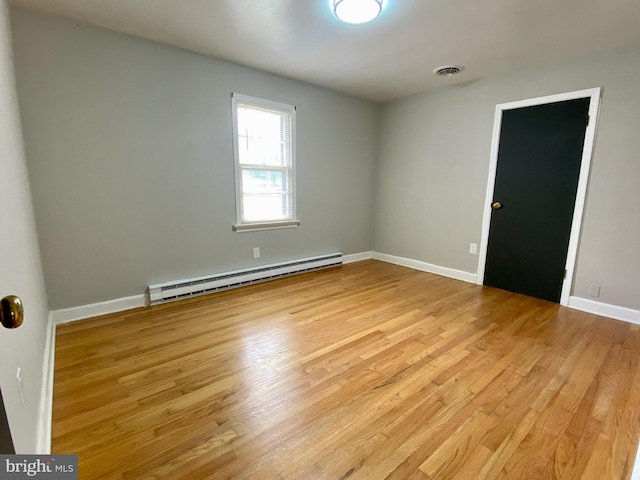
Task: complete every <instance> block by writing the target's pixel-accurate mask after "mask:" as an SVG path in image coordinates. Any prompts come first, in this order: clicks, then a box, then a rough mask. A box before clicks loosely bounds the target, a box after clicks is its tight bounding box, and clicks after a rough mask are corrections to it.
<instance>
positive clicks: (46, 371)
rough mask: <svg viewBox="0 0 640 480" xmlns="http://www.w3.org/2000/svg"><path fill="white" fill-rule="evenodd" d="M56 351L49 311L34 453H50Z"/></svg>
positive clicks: (54, 330) (54, 332)
mask: <svg viewBox="0 0 640 480" xmlns="http://www.w3.org/2000/svg"><path fill="white" fill-rule="evenodd" d="M55 353H56V326H55V324H54V323H53V318H52V315H51V313H49V318H48V320H47V333H46V337H45V346H44V358H43V360H42V390H41V394H40V406H39V408H38V429H37V431H36V438H37V445H36V453H38V454H42V455H49V454H50V453H51V421H52V417H53V373H54V361H55Z"/></svg>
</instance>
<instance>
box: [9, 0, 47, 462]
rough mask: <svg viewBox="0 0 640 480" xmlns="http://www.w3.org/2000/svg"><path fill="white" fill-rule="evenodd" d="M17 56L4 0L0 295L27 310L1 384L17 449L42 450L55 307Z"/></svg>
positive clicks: (11, 344) (11, 334) (12, 337)
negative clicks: (42, 249)
mask: <svg viewBox="0 0 640 480" xmlns="http://www.w3.org/2000/svg"><path fill="white" fill-rule="evenodd" d="M11 56H12V55H11V33H10V31H9V15H8V12H7V9H6V3H5V0H0V165H1V166H2V170H1V171H2V173H1V174H0V225H2V228H1V229H0V251H2V260H1V261H0V265H1V266H0V297H4V296H5V295H18V296H19V297H20V298H21V299H22V302H23V305H24V313H25V316H24V323H23V324H22V326H20V327H19V328H17V329H15V330H6V329H4V328H3V327H0V388H1V389H2V396H3V399H4V404H5V407H6V412H7V417H8V419H9V426H10V429H11V434H12V437H13V442H14V446H15V449H16V451H17V452H18V453H36V451H37V444H38V438H37V429H38V420H39V418H38V415H39V406H40V400H41V392H42V387H43V384H42V379H43V375H42V368H43V352H44V350H45V336H46V329H47V316H48V312H49V309H48V307H47V296H46V294H45V289H44V279H43V276H42V265H41V263H40V253H39V251H38V239H37V237H36V225H35V222H34V217H33V208H32V204H31V195H30V191H29V180H28V176H27V165H26V162H25V157H24V149H23V144H22V133H21V131H20V118H19V116H18V98H17V95H16V89H15V81H14V76H13V65H12V58H11ZM18 368H21V370H22V378H23V391H24V405H22V403H21V402H20V396H19V394H18V387H17V382H16V372H17V370H18Z"/></svg>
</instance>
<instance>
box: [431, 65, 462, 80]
mask: <svg viewBox="0 0 640 480" xmlns="http://www.w3.org/2000/svg"><path fill="white" fill-rule="evenodd" d="M463 70H464V67H460V66H456V65H446V66H444V67H438V68H436V69H435V70H434V71H433V73H434V74H435V75H438V76H439V77H451V76H453V75H457V74H458V73H460V72H461V71H463Z"/></svg>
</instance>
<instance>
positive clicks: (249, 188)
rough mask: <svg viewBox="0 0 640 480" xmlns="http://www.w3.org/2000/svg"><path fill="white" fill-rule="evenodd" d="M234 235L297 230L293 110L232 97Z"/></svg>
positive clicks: (264, 102) (246, 98) (235, 96)
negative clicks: (250, 231)
mask: <svg viewBox="0 0 640 480" xmlns="http://www.w3.org/2000/svg"><path fill="white" fill-rule="evenodd" d="M231 103H232V112H233V150H234V159H235V175H236V215H237V219H236V220H237V221H236V225H234V230H236V231H248V230H257V229H262V228H286V227H295V226H297V225H299V223H300V222H299V221H298V220H297V219H296V214H295V171H294V168H295V131H296V128H295V123H296V109H295V107H294V106H292V105H286V104H283V103H278V102H272V101H269V100H262V99H260V98H254V97H249V96H246V95H239V94H236V93H234V94H233V96H232V101H231Z"/></svg>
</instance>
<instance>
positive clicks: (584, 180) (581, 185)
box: [476, 87, 602, 307]
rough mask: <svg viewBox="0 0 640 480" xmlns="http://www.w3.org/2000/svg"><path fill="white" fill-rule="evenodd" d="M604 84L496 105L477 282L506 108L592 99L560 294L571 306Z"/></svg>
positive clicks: (484, 254) (481, 280)
mask: <svg viewBox="0 0 640 480" xmlns="http://www.w3.org/2000/svg"><path fill="white" fill-rule="evenodd" d="M601 96H602V87H596V88H589V89H585V90H577V91H574V92H567V93H559V94H556V95H547V96H544V97H536V98H529V99H526V100H518V101H515V102H508V103H500V104H498V105H496V110H495V117H494V121H493V138H492V140H491V157H490V159H489V176H488V179H487V191H486V196H485V202H484V208H483V217H482V237H481V239H480V250H479V252H478V275H477V277H476V283H477V284H478V285H482V284H483V283H484V272H485V266H486V263H487V245H488V241H489V227H490V225H491V212H492V209H491V202H492V200H493V190H494V187H495V181H496V169H497V166H498V149H499V147H500V133H501V129H502V114H503V112H504V111H506V110H513V109H517V108H524V107H532V106H536V105H545V104H549V103H557V102H562V101H565V100H575V99H578V98H590V99H591V101H590V102H589V125H587V129H586V132H585V137H584V146H583V149H582V163H581V165H580V176H579V178H578V191H577V192H576V204H575V208H574V210H573V221H572V222H571V235H570V237H569V247H568V250H567V262H566V263H565V269H566V271H567V274H566V275H565V278H564V281H563V282H562V293H561V295H560V305H563V306H565V307H566V306H568V305H569V296H570V295H571V287H572V285H573V275H574V270H575V266H576V255H577V253H578V242H579V240H580V230H581V227H582V216H583V214H584V204H585V200H586V197H587V184H588V182H589V172H590V168H591V157H592V156H593V147H594V144H595V138H596V131H597V125H598V114H599V112H600V98H601Z"/></svg>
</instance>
